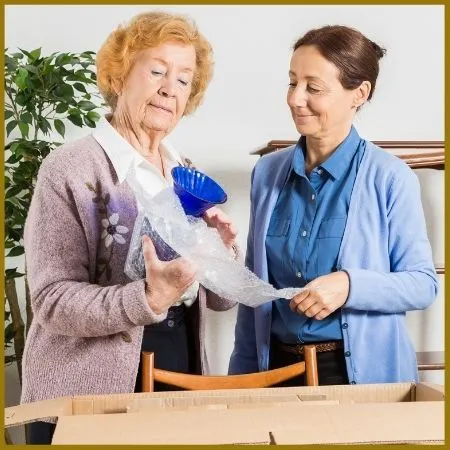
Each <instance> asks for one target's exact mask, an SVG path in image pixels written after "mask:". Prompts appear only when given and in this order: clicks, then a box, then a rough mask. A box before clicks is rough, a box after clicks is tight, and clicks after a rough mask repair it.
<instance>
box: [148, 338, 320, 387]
mask: <svg viewBox="0 0 450 450" xmlns="http://www.w3.org/2000/svg"><path fill="white" fill-rule="evenodd" d="M304 356H305V360H304V361H301V362H298V363H295V364H291V365H290V366H286V367H281V368H280V369H273V370H268V371H265V372H257V373H249V374H244V375H215V376H205V375H189V374H185V373H178V372H169V371H167V370H161V369H156V368H155V367H154V354H153V353H149V352H142V392H153V386H154V382H155V381H159V382H161V383H166V384H170V385H172V386H177V387H179V388H182V389H186V390H215V389H249V388H264V387H269V386H273V385H275V384H278V383H281V382H282V381H286V380H289V379H291V378H294V377H295V376H297V375H301V374H305V378H306V385H307V386H318V385H319V376H318V371H317V359H316V348H315V347H314V346H313V345H305V347H304Z"/></svg>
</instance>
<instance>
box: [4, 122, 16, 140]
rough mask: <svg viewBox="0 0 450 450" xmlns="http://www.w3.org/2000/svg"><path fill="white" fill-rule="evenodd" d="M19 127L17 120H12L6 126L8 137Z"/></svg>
mask: <svg viewBox="0 0 450 450" xmlns="http://www.w3.org/2000/svg"><path fill="white" fill-rule="evenodd" d="M16 127H17V120H11V122H8V123H7V124H6V136H9V135H10V134H11V131H12V130H14V128H16Z"/></svg>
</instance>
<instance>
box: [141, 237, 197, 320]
mask: <svg viewBox="0 0 450 450" xmlns="http://www.w3.org/2000/svg"><path fill="white" fill-rule="evenodd" d="M142 245H143V250H144V261H145V274H146V275H145V280H146V290H145V291H146V292H145V293H146V295H147V302H148V305H149V306H150V308H151V309H152V311H154V312H155V313H156V314H161V313H163V312H164V311H166V310H167V309H168V308H170V306H172V305H173V304H174V303H176V302H177V301H178V300H179V299H180V297H181V296H182V294H183V293H184V292H185V291H186V290H187V288H188V287H189V286H190V285H191V284H192V283H193V282H194V281H195V274H196V271H195V268H194V267H193V266H192V264H191V263H189V262H188V261H187V260H186V259H184V258H176V259H174V260H172V261H161V260H160V259H159V258H158V255H157V254H156V250H155V246H154V245H153V242H152V240H151V239H150V238H149V237H148V236H143V238H142Z"/></svg>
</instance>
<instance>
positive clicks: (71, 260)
mask: <svg viewBox="0 0 450 450" xmlns="http://www.w3.org/2000/svg"><path fill="white" fill-rule="evenodd" d="M61 156H62V155H59V160H58V159H56V156H55V155H53V154H51V155H49V157H48V158H47V159H46V160H45V161H44V162H43V164H42V165H41V168H40V171H39V176H38V180H37V183H36V187H35V191H34V195H33V199H32V202H31V206H30V210H29V214H28V217H27V221H26V225H25V235H24V241H25V256H26V262H27V278H28V282H29V287H30V293H31V302H32V308H33V313H34V319H33V320H36V321H38V323H39V324H40V325H41V326H43V327H45V328H47V329H49V330H50V331H52V332H54V333H57V334H63V335H67V336H74V337H94V336H104V335H110V334H114V333H118V332H121V331H124V330H127V329H130V328H132V327H135V326H139V325H146V324H151V323H154V322H159V321H161V320H163V319H164V318H165V317H166V313H163V314H159V315H158V314H155V313H154V312H153V311H152V310H151V309H150V307H149V306H148V304H147V301H146V296H145V290H144V280H140V281H135V282H131V283H128V284H125V285H113V286H106V287H105V286H100V285H96V284H92V283H90V280H89V255H90V252H91V251H92V249H89V248H88V240H87V236H86V234H85V233H86V232H85V229H84V228H83V224H82V221H81V219H80V215H79V214H78V210H77V206H76V202H75V200H74V193H73V192H72V191H71V189H70V187H69V186H68V183H67V181H66V179H67V170H63V169H62V167H61V166H62V164H61V162H60V161H61V159H62V158H61Z"/></svg>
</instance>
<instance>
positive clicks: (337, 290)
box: [289, 271, 350, 320]
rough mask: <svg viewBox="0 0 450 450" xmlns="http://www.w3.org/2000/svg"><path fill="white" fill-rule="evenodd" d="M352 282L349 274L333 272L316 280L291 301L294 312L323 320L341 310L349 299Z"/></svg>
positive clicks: (290, 305)
mask: <svg viewBox="0 0 450 450" xmlns="http://www.w3.org/2000/svg"><path fill="white" fill-rule="evenodd" d="M349 289H350V280H349V277H348V274H347V272H344V271H340V272H333V273H330V274H328V275H324V276H321V277H318V278H316V279H315V280H313V281H311V282H310V283H308V284H307V285H306V286H305V290H304V291H302V292H300V294H298V295H296V296H295V297H293V298H292V299H291V302H290V303H289V307H290V308H291V310H292V311H293V312H297V313H298V314H304V315H305V316H306V317H313V318H314V319H317V320H322V319H325V318H326V317H328V316H329V315H330V314H331V313H333V312H334V311H336V310H337V309H338V308H340V307H341V306H342V305H343V304H344V303H345V302H346V301H347V298H348V294H349Z"/></svg>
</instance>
